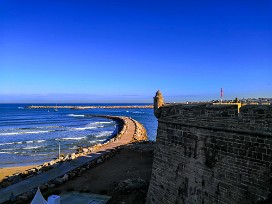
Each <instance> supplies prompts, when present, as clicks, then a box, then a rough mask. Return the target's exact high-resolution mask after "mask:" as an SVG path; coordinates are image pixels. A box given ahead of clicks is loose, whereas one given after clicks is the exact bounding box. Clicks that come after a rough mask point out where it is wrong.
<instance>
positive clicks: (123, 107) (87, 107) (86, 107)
mask: <svg viewBox="0 0 272 204" xmlns="http://www.w3.org/2000/svg"><path fill="white" fill-rule="evenodd" d="M25 108H26V109H57V108H61V109H63V108H64V109H76V110H82V109H95V108H97V109H118V108H120V109H127V108H128V109H132V108H153V105H142V106H141V105H139V106H138V105H131V106H26V107H25Z"/></svg>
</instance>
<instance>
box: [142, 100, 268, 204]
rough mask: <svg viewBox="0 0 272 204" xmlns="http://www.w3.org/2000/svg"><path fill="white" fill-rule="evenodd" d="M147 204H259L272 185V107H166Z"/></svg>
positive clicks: (161, 112) (160, 118)
mask: <svg viewBox="0 0 272 204" xmlns="http://www.w3.org/2000/svg"><path fill="white" fill-rule="evenodd" d="M156 113H157V114H156V116H157V117H158V123H159V125H158V132H157V140H156V151H155V155H154V163H153V169H152V178H151V183H150V187H149V192H148V197H147V203H156V204H157V203H158V204H159V203H173V204H174V203H175V204H177V203H183V204H187V203H188V204H189V203H190V204H191V203H200V204H204V203H222V204H223V203H228V204H229V203H239V204H240V203H241V204H243V203H257V201H260V200H264V199H266V198H267V197H268V194H269V192H270V191H271V189H272V179H271V173H272V106H257V105H250V106H243V107H241V108H240V113H238V107H237V105H212V104H196V105H195V104H194V105H185V104H178V105H167V106H162V107H160V108H159V109H158V110H156Z"/></svg>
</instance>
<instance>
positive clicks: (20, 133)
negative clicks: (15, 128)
mask: <svg viewBox="0 0 272 204" xmlns="http://www.w3.org/2000/svg"><path fill="white" fill-rule="evenodd" d="M47 132H50V131H49V130H42V131H30V132H2V133H0V136H1V135H2V136H8V135H24V134H40V133H47Z"/></svg>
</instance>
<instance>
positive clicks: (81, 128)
mask: <svg viewBox="0 0 272 204" xmlns="http://www.w3.org/2000/svg"><path fill="white" fill-rule="evenodd" d="M95 128H96V127H80V128H72V129H71V130H91V129H95Z"/></svg>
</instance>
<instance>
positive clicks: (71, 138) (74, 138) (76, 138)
mask: <svg viewBox="0 0 272 204" xmlns="http://www.w3.org/2000/svg"><path fill="white" fill-rule="evenodd" d="M86 138H87V137H64V138H59V139H55V140H60V141H63V140H83V139H86Z"/></svg>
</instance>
